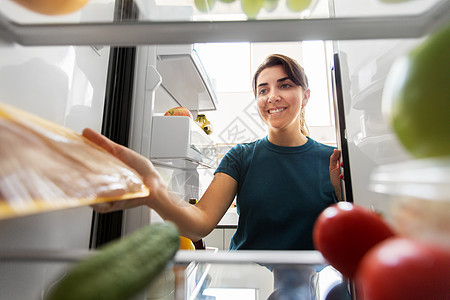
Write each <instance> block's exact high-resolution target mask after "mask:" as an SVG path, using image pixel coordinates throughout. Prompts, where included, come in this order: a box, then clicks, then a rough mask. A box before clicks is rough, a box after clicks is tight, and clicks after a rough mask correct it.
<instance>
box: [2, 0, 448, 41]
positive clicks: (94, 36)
mask: <svg viewBox="0 0 450 300" xmlns="http://www.w3.org/2000/svg"><path fill="white" fill-rule="evenodd" d="M0 3H1V5H0V7H1V8H0V38H3V40H5V41H7V42H16V43H19V44H23V45H116V46H126V45H145V44H191V43H199V42H240V41H248V42H276V41H298V40H349V39H381V38H383V39H384V38H416V37H421V36H423V35H425V34H427V33H429V32H430V31H432V30H433V29H435V28H436V27H437V26H439V25H441V24H444V23H448V21H449V17H448V16H449V15H450V14H449V10H450V3H449V2H448V1H447V0H414V1H406V2H403V3H396V4H387V3H383V2H381V1H380V0H366V1H360V0H336V1H334V2H333V1H328V0H317V1H313V2H312V4H311V6H310V8H309V9H306V10H303V11H301V12H297V13H295V12H292V11H290V10H289V9H288V8H287V7H286V2H285V0H279V3H278V6H277V8H276V9H275V10H274V11H272V12H268V11H265V10H264V9H262V10H261V11H260V12H259V14H258V15H257V16H256V17H255V18H254V19H249V18H248V17H247V16H246V14H245V13H243V11H242V8H241V5H240V3H241V1H240V0H236V1H235V2H233V3H231V4H227V3H223V2H219V1H217V2H216V4H215V6H214V7H213V9H212V10H210V11H208V12H207V13H202V12H200V11H199V10H198V9H196V7H195V5H194V4H193V3H194V1H193V0H178V1H177V0H164V1H163V0H145V1H144V0H135V1H134V2H130V3H131V4H132V5H131V7H132V9H134V10H136V11H138V12H139V13H138V17H137V18H136V19H134V20H133V19H129V18H125V19H123V18H122V19H121V20H118V18H117V17H114V16H115V15H116V16H117V15H120V14H121V13H122V11H119V12H118V11H117V10H118V9H117V8H115V3H114V1H111V0H103V1H101V0H91V1H90V2H89V3H88V4H87V5H86V6H85V7H84V8H83V9H81V10H79V11H77V12H75V13H73V14H70V15H64V16H44V15H39V14H37V13H33V12H30V11H28V10H26V9H25V8H22V7H20V6H18V5H17V4H15V3H14V2H12V1H11V0H0ZM334 8H339V11H341V12H342V13H340V15H335V14H334V13H333V11H334Z"/></svg>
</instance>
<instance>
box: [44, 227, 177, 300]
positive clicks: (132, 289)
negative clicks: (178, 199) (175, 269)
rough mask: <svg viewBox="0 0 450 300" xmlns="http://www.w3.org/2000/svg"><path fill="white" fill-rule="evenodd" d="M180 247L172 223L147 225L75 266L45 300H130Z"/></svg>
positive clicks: (154, 276) (159, 271) (160, 270)
mask: <svg viewBox="0 0 450 300" xmlns="http://www.w3.org/2000/svg"><path fill="white" fill-rule="evenodd" d="M179 243H180V238H179V232H178V229H177V228H176V227H175V225H174V224H173V223H170V222H166V223H155V224H151V225H148V226H146V227H144V228H142V229H140V230H139V231H136V232H133V233H132V234H130V235H127V236H125V237H124V238H122V239H120V240H116V241H113V242H111V243H109V244H107V245H105V246H104V247H102V248H100V249H99V250H98V252H97V253H95V254H93V255H92V256H89V257H88V258H86V259H85V260H82V261H81V262H80V263H78V264H76V265H75V266H74V267H73V268H72V269H70V270H69V271H68V273H67V275H66V276H64V277H63V278H62V279H61V281H60V282H58V284H57V285H55V287H54V288H52V290H51V291H50V293H49V296H48V298H46V299H47V300H72V299H73V300H91V299H92V300H101V299H107V300H125V299H130V298H131V297H133V296H134V295H135V294H137V293H138V292H140V291H142V290H143V289H144V288H145V287H146V286H148V285H149V284H150V283H151V282H152V281H153V280H154V279H155V278H156V277H157V276H158V275H159V274H160V273H161V272H162V271H163V270H164V269H165V267H166V265H167V264H168V262H169V261H170V260H171V259H172V258H173V257H174V255H175V253H176V252H177V250H178V248H179Z"/></svg>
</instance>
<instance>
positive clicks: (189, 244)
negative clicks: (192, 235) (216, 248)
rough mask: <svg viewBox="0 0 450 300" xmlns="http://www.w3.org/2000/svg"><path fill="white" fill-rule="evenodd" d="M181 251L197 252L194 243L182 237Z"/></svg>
mask: <svg viewBox="0 0 450 300" xmlns="http://www.w3.org/2000/svg"><path fill="white" fill-rule="evenodd" d="M180 250H195V247H194V243H193V242H192V241H191V240H190V239H188V238H185V237H184V236H181V235H180Z"/></svg>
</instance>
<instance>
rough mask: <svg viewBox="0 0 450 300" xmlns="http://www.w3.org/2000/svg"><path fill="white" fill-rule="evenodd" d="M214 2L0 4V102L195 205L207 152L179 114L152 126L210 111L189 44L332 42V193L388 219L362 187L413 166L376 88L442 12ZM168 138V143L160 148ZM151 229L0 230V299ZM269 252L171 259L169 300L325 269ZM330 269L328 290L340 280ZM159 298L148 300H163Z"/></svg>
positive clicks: (114, 222) (44, 218)
mask: <svg viewBox="0 0 450 300" xmlns="http://www.w3.org/2000/svg"><path fill="white" fill-rule="evenodd" d="M225 2H226V1H223V2H221V1H211V2H210V3H214V5H212V6H211V7H208V8H207V11H206V12H205V11H200V10H199V8H198V7H196V5H195V3H194V1H193V0H192V1H191V0H173V1H169V0H146V1H143V0H134V1H132V0H120V1H119V0H116V1H113V0H90V1H89V2H88V3H87V4H86V5H85V6H84V7H82V8H81V9H79V10H77V11H75V12H73V13H70V14H66V15H46V14H42V13H36V12H33V11H32V10H29V9H27V8H25V7H23V6H21V5H19V4H17V3H16V2H14V1H12V0H0V3H1V5H0V53H1V55H0V101H2V102H5V103H7V104H10V105H13V106H15V107H17V108H20V109H23V110H25V111H28V112H31V113H33V114H36V115H38V116H40V117H42V118H45V119H47V120H49V121H52V122H55V123H57V124H60V125H62V126H65V127H69V128H71V129H73V130H75V131H78V132H81V130H82V129H83V128H85V127H90V128H93V129H94V130H97V131H99V132H102V133H103V134H105V135H106V136H107V137H109V138H111V139H112V140H114V141H116V142H117V143H120V144H122V145H125V146H128V147H130V148H132V149H133V150H135V151H137V152H139V153H141V154H142V155H144V156H146V157H148V158H150V159H151V160H152V162H153V163H154V164H155V166H156V167H157V168H158V170H159V171H160V172H161V174H163V176H164V177H165V178H167V181H168V184H169V185H170V187H171V188H172V189H173V190H174V191H175V192H176V193H177V194H178V195H179V196H180V197H181V198H183V199H184V200H186V201H187V200H188V199H190V198H197V199H199V198H200V196H201V191H200V189H199V184H200V178H199V176H200V175H199V168H209V169H211V170H213V169H214V168H215V167H216V165H217V161H216V160H215V157H217V149H216V148H215V145H214V143H213V142H212V141H211V139H210V138H209V137H208V136H207V135H206V134H204V133H203V132H199V131H198V128H197V127H196V125H195V124H194V123H193V122H192V121H191V120H189V118H184V117H181V118H178V119H177V120H176V121H173V122H172V121H170V124H166V123H164V122H168V120H167V119H165V118H163V117H161V116H162V114H163V113H164V112H165V111H166V110H167V109H169V108H171V107H175V106H184V107H187V108H188V109H189V110H190V111H191V112H192V113H193V115H194V118H195V116H196V115H197V114H198V113H202V112H208V111H215V110H217V109H218V108H219V107H220V103H219V101H218V99H217V96H216V93H215V91H214V84H213V83H212V82H211V80H210V78H209V76H208V73H207V72H206V70H205V68H204V66H203V65H202V62H201V59H200V57H199V55H198V54H197V52H196V51H195V47H194V45H195V43H210V42H211V43H212V42H214V43H225V42H227V43H229V42H251V43H260V42H272V43H278V42H279V43H281V42H292V41H303V40H325V41H330V43H331V45H332V53H331V54H330V56H329V57H328V58H327V61H328V62H329V66H328V67H329V86H330V91H332V98H333V101H334V104H335V107H334V109H335V120H336V138H337V145H338V147H339V148H340V149H341V150H342V159H343V163H344V170H345V180H344V183H343V195H344V198H345V200H347V201H350V202H354V203H356V204H360V205H363V206H365V207H368V208H370V209H372V210H374V211H377V212H379V213H381V214H385V215H388V211H389V205H390V202H391V200H390V197H389V195H386V194H383V193H378V192H376V191H374V190H373V188H372V187H371V183H372V181H371V180H372V179H371V178H372V177H371V176H372V175H373V173H374V171H376V170H377V169H378V167H380V166H383V165H389V164H392V163H400V162H407V161H413V160H414V159H413V158H412V157H411V156H410V155H409V154H408V153H407V152H406V151H405V150H404V149H403V148H402V146H401V145H400V144H399V142H398V140H397V138H396V137H395V135H394V134H393V132H392V130H391V129H390V128H389V125H388V123H387V121H386V120H385V119H384V117H383V115H382V111H381V98H382V93H383V87H384V82H385V79H386V76H387V75H388V72H389V70H390V67H391V65H392V64H393V62H394V61H395V60H396V59H397V58H398V57H400V56H402V55H404V54H405V53H407V52H408V51H409V50H410V49H412V48H413V47H415V46H416V45H418V44H419V43H420V42H422V41H423V40H424V39H425V38H426V37H427V36H428V34H430V33H431V32H433V31H434V30H436V29H438V28H439V27H441V26H443V25H445V24H448V22H449V17H448V16H449V9H450V5H449V2H448V1H446V0H414V1H404V2H399V3H387V1H386V2H383V1H380V0H364V1H361V0H313V1H311V3H310V5H309V6H308V7H307V8H305V9H303V10H301V11H299V12H294V11H292V10H289V9H288V8H287V3H286V2H287V1H284V0H280V1H278V6H277V7H276V8H275V9H273V10H264V9H261V11H260V12H259V13H258V15H257V16H250V15H246V14H245V13H244V12H243V7H242V6H241V1H239V0H236V1H234V2H232V3H225ZM218 59H219V58H218ZM174 132H176V133H177V134H179V136H178V137H175V138H174V139H173V141H174V144H170V145H168V144H167V143H168V142H167V136H168V135H170V134H173V133H174ZM172 150H173V151H172ZM160 221H161V219H160V218H159V216H158V215H157V214H156V213H154V212H153V211H151V210H149V209H148V208H144V207H139V208H134V209H129V210H126V211H120V212H114V213H108V214H98V213H95V212H93V211H92V209H91V208H90V207H86V206H80V207H74V208H69V209H64V210H58V211H48V212H42V213H36V214H32V215H27V216H20V217H16V218H8V219H5V220H0V241H1V242H0V245H1V246H0V247H1V256H0V298H1V299H5V300H9V299H44V296H45V295H46V293H47V292H48V289H49V288H50V287H51V286H52V285H53V284H54V283H55V278H57V276H58V275H59V274H61V272H62V271H63V270H64V269H65V268H66V267H67V266H68V265H70V264H73V263H74V262H76V261H78V260H80V259H81V258H82V257H84V255H85V253H86V251H88V250H89V249H95V248H97V247H99V246H101V245H103V244H105V243H108V242H110V241H112V240H114V239H117V238H120V237H121V236H124V235H127V234H129V233H132V232H133V231H135V230H137V229H139V228H141V227H143V226H145V225H147V224H149V223H152V222H160ZM279 254H280V255H278V254H277V255H274V253H265V252H261V253H250V254H245V253H244V254H242V253H235V254H231V253H228V252H224V253H222V252H221V251H218V252H217V251H214V249H212V250H211V251H206V252H199V251H194V252H189V253H185V252H183V251H181V252H180V253H179V254H177V256H176V259H175V263H179V264H181V265H184V266H187V268H186V269H185V271H184V272H185V273H184V276H185V280H184V281H183V284H182V285H181V287H180V288H181V289H182V290H183V291H182V292H179V293H178V296H177V297H178V298H177V299H188V298H189V299H196V297H197V295H199V291H200V290H201V289H202V288H203V289H204V287H205V286H204V285H205V284H206V283H208V284H209V285H210V286H214V284H216V287H217V288H219V287H220V285H221V276H222V277H224V278H225V277H227V276H225V275H226V274H232V273H235V272H236V270H237V269H240V270H241V273H242V274H243V275H242V278H241V277H238V278H235V280H234V281H233V282H231V281H232V280H231V279H229V278H228V281H227V284H228V287H230V286H232V287H234V288H235V289H237V288H241V289H243V291H242V292H248V293H249V294H246V295H249V296H247V297H248V298H244V299H265V298H267V296H268V295H270V293H271V292H272V290H273V288H274V286H276V282H274V278H273V276H272V275H271V274H270V272H269V273H267V272H268V270H267V268H262V269H261V268H259V267H260V266H261V265H264V264H280V265H286V264H289V263H290V262H291V263H292V264H294V265H299V266H311V265H318V264H319V265H320V264H325V263H326V262H325V261H324V260H323V258H322V257H321V256H320V255H318V254H317V253H315V252H307V253H284V252H281V253H279ZM255 261H256V262H257V263H258V264H259V265H258V266H259V267H257V266H255V265H254V264H252V262H255ZM192 262H195V263H192ZM218 266H219V267H218ZM255 268H256V269H255ZM214 272H216V273H214ZM331 273H332V274H331V275H330V276H331V277H330V278H333V279H332V280H331V281H332V282H328V288H330V287H332V285H333V284H334V285H335V284H336V283H338V282H341V281H342V278H341V277H340V276H339V274H337V273H334V272H333V271H331ZM211 274H216V275H217V276H218V277H217V278H216V279H215V278H211ZM224 274H225V275H224ZM208 276H209V277H208ZM169 277H170V276H169ZM317 278H319V277H317ZM317 278H316V280H317V281H316V282H315V283H311V282H309V283H308V284H309V289H311V286H313V289H315V290H314V293H313V294H314V297H313V296H311V297H312V298H313V299H324V293H325V292H324V291H323V290H322V289H323V288H322V287H321V285H319V284H318V282H319V279H317ZM251 279H253V280H251ZM173 280H174V279H173V278H165V281H164V283H165V284H167V283H170V284H173ZM224 280H225V279H224ZM211 282H212V283H211ZM230 282H231V283H230ZM244 282H245V284H244ZM261 282H263V283H264V284H265V286H266V287H267V286H269V288H268V289H267V288H266V287H261V286H260V285H261ZM319 287H320V288H319ZM321 288H322V289H321ZM150 294H151V292H149V293H142V294H141V295H138V296H137V297H136V299H147V298H148V299H153V298H149V297H150V296H151V295H150ZM180 295H182V296H180ZM311 295H312V294H311ZM146 297H147V298H146ZM164 297H167V295H164V296H161V297H160V298H154V299H170V298H164ZM172 297H174V296H173V295H172ZM353 297H354V295H353Z"/></svg>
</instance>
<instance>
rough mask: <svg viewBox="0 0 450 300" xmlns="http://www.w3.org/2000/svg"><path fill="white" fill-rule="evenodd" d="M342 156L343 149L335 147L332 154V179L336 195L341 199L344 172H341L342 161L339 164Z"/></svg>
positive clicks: (330, 168)
mask: <svg viewBox="0 0 450 300" xmlns="http://www.w3.org/2000/svg"><path fill="white" fill-rule="evenodd" d="M340 158H341V150H338V149H334V151H333V154H332V155H331V156H330V167H329V170H330V180H331V184H332V185H333V187H334V191H335V193H336V197H337V199H338V200H339V201H341V200H342V194H341V179H343V178H344V173H341V169H340V167H342V163H341V164H339V159H340Z"/></svg>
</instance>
